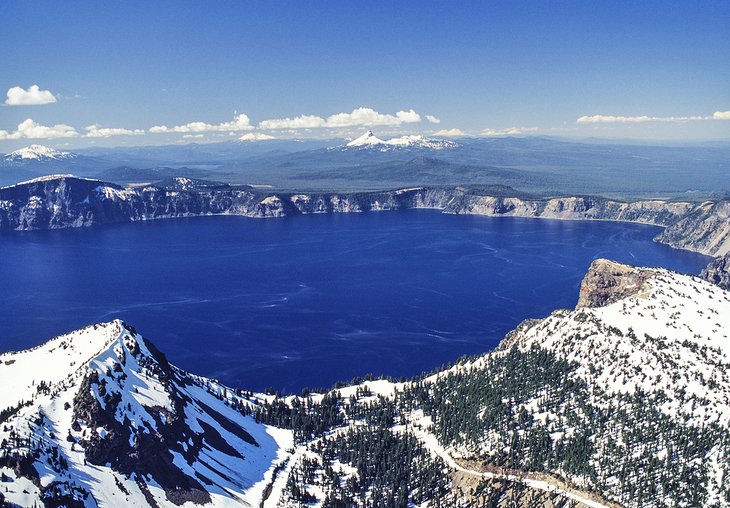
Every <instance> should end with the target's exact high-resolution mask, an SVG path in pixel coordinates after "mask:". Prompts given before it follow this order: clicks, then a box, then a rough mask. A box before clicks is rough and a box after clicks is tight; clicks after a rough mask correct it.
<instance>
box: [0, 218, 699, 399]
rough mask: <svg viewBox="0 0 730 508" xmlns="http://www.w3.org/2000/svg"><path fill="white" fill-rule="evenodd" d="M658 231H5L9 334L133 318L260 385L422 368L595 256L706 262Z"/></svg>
mask: <svg viewBox="0 0 730 508" xmlns="http://www.w3.org/2000/svg"><path fill="white" fill-rule="evenodd" d="M658 231H659V229H658V228H655V227H649V226H641V225H635V224H620V223H612V222H569V221H556V220H534V219H518V218H489V217H477V216H455V215H444V214H441V213H439V212H436V211H427V210H410V211H399V212H382V213H366V214H332V215H315V216H300V217H291V218H286V219H268V220H256V219H246V218H241V217H202V218H191V219H180V220H164V221H162V220H161V221H152V222H145V223H137V224H122V225H113V226H105V227H97V228H88V229H73V230H60V231H37V232H22V233H3V234H0V263H2V265H1V266H2V270H1V272H0V291H1V292H2V302H3V305H2V306H0V350H2V351H7V350H14V349H21V348H26V347H30V346H34V345H36V344H39V343H40V342H43V341H45V340H46V339H48V338H50V337H52V336H54V335H58V334H60V333H61V332H65V331H69V330H72V329H75V328H78V327H82V326H84V325H87V324H89V323H93V322H99V321H108V320H111V319H114V318H122V319H124V320H126V321H128V322H129V323H131V324H132V325H134V326H135V327H136V328H137V329H138V330H139V331H140V332H141V333H143V334H144V335H145V336H146V337H148V338H150V339H152V341H153V342H155V343H156V344H157V346H158V347H159V348H160V349H162V350H163V351H164V352H165V353H166V354H167V356H168V358H169V359H170V360H171V361H172V362H173V363H175V364H176V365H178V366H180V367H183V368H185V369H188V370H190V371H193V372H195V373H198V374H202V375H206V376H211V377H216V378H218V379H221V380H222V381H224V382H225V383H227V384H229V385H232V386H237V387H243V388H246V389H254V390H262V389H264V388H267V387H274V388H276V389H279V390H282V391H295V392H298V391H299V390H300V389H301V388H302V387H303V386H313V387H322V386H328V387H329V386H331V385H332V384H333V383H334V382H336V381H338V380H349V379H351V378H353V377H354V376H359V375H364V374H366V373H368V372H372V373H375V374H387V375H391V376H395V377H400V376H412V375H415V374H418V373H420V372H422V371H425V370H431V369H433V368H435V367H437V366H439V365H441V364H443V363H445V362H450V361H453V360H455V359H457V358H458V357H459V356H461V355H464V354H475V353H481V352H484V351H488V350H490V349H492V348H493V347H494V346H496V344H497V343H498V342H499V340H500V339H501V338H502V337H503V335H504V334H505V333H506V332H508V331H509V330H511V329H513V328H514V327H515V325H517V324H518V323H519V322H520V321H522V320H523V319H525V318H533V317H544V316H546V315H548V314H549V313H550V312H551V311H552V310H553V309H555V308H559V307H573V306H574V305H575V303H576V300H577V297H578V289H579V285H580V281H581V278H582V277H583V275H584V273H585V271H586V269H587V268H588V266H589V265H590V263H591V261H592V260H593V259H595V258H598V257H607V258H611V259H615V260H618V261H622V262H628V263H632V264H638V265H646V266H663V267H667V268H671V269H674V270H678V271H682V272H688V273H694V274H696V273H699V271H700V270H701V268H702V267H703V266H704V265H705V264H706V262H707V261H708V259H707V258H705V257H704V256H700V255H698V254H693V253H689V252H682V251H678V250H674V249H671V248H669V247H666V246H663V245H658V244H655V243H653V242H652V241H651V238H652V237H653V236H654V235H655V234H656V233H657V232H658Z"/></svg>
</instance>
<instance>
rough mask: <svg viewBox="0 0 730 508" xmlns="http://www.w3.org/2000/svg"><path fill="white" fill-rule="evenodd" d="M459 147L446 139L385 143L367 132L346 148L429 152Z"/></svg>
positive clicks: (406, 138) (402, 139) (404, 138)
mask: <svg viewBox="0 0 730 508" xmlns="http://www.w3.org/2000/svg"><path fill="white" fill-rule="evenodd" d="M457 146H459V145H458V144H457V143H454V142H453V141H448V140H445V139H430V138H426V137H424V136H418V135H409V136H401V137H398V138H391V139H389V140H387V141H384V140H382V139H380V138H378V137H377V136H375V134H373V131H370V130H369V131H367V132H366V133H365V134H363V135H362V136H360V137H358V138H355V139H353V140H352V141H350V142H349V143H347V144H346V145H345V148H376V149H378V150H380V151H387V150H391V149H398V148H423V149H429V150H443V149H446V148H455V147H457Z"/></svg>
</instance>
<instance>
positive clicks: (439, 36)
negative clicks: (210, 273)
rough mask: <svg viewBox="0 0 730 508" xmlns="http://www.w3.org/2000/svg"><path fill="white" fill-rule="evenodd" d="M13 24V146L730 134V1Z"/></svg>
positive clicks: (204, 12) (105, 10)
mask: <svg viewBox="0 0 730 508" xmlns="http://www.w3.org/2000/svg"><path fill="white" fill-rule="evenodd" d="M38 12H43V13H44V15H43V16H38V15H37V13H38ZM0 15H2V17H3V19H8V20H13V22H12V23H6V24H5V26H4V28H3V30H1V31H0V45H1V46H2V47H3V52H1V53H0V67H1V68H2V69H3V72H2V73H0V95H2V94H4V96H3V97H0V142H2V144H3V147H2V148H3V149H6V148H10V149H12V145H13V144H19V143H20V140H23V139H66V138H75V141H74V143H78V144H79V145H80V146H83V145H91V144H98V145H105V144H106V145H110V144H112V143H121V144H126V143H130V142H134V143H139V144H148V145H151V144H166V143H176V142H182V141H183V140H188V139H194V140H201V142H211V141H216V140H220V139H236V138H240V137H244V136H246V135H247V134H255V135H252V136H246V140H247V141H262V140H265V139H268V138H265V136H270V137H275V138H281V139H283V138H294V137H296V138H320V139H325V138H329V139H331V138H348V137H356V136H359V135H360V134H362V132H363V131H364V130H365V129H370V128H372V129H377V131H378V133H379V134H382V135H392V136H402V135H406V134H419V135H425V136H443V137H459V136H511V135H512V136H531V135H551V136H556V137H560V136H563V137H569V138H572V139H575V138H581V137H604V138H620V139H626V138H631V139H635V140H638V141H640V140H672V141H677V140H728V139H730V123H728V122H724V121H723V120H728V119H729V118H728V117H730V88H728V86H727V83H730V66H728V65H727V62H728V61H730V37H728V30H727V19H730V2H723V1H721V0H711V1H708V2H702V4H701V5H698V4H697V2H695V1H693V0H676V1H673V2H672V3H671V6H670V7H668V6H667V3H666V1H665V0H645V1H643V2H634V1H632V0H616V2H579V1H574V2H566V3H565V4H564V5H562V6H561V8H560V9H555V8H554V7H551V6H549V5H545V4H543V3H540V2H480V1H478V0H466V1H464V2H453V3H449V4H448V6H446V7H444V4H443V2H436V1H430V0H427V1H425V2H420V3H419V5H418V8H417V9H414V8H413V6H412V5H409V4H407V3H396V4H394V3H392V2H387V1H385V0H373V1H372V2H371V3H370V4H369V5H368V9H362V8H361V6H359V5H356V4H352V3H350V2H324V3H315V4H312V3H308V2H296V1H295V0H283V1H282V2H265V3H262V4H255V5H254V4H251V3H248V2H203V3H201V2H198V1H195V0H180V1H179V2H178V3H177V8H176V9H170V8H169V5H166V4H165V3H162V2H145V1H144V0H127V1H126V2H115V3H111V4H108V5H104V6H100V5H98V4H97V3H94V2H84V1H83V0H67V1H66V2H57V1H55V0H34V2H32V4H31V3H27V2H0ZM161 19H164V20H165V22H164V23H160V22H159V20H161ZM90 41H93V43H90ZM49 48H52V49H53V51H49Z"/></svg>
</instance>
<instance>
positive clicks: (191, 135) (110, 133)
mask: <svg viewBox="0 0 730 508" xmlns="http://www.w3.org/2000/svg"><path fill="white" fill-rule="evenodd" d="M7 97H8V98H7V100H6V101H5V102H6V104H7V105H13V106H38V105H43V104H52V103H55V102H57V99H56V96H55V95H53V94H52V93H51V92H50V91H48V90H40V88H39V87H38V86H37V85H31V86H30V87H29V88H28V89H27V90H26V89H23V88H22V87H20V86H15V87H12V88H10V89H9V90H8V92H7ZM424 119H425V121H426V122H427V123H429V124H440V123H441V120H440V119H439V118H438V117H436V116H434V115H430V114H428V115H421V114H419V113H417V112H416V111H415V110H414V109H408V110H405V109H401V110H399V111H397V112H396V113H394V114H389V113H380V112H378V111H376V110H374V109H373V108H369V107H358V108H355V109H353V110H352V111H351V112H343V113H335V114H331V115H329V116H326V117H324V116H319V115H307V114H303V115H299V116H295V117H284V118H273V119H267V120H261V121H260V122H258V124H256V125H254V124H253V123H252V122H251V119H250V118H249V116H248V115H246V114H245V113H236V114H235V115H234V117H233V118H232V119H231V120H229V121H224V122H220V123H209V122H205V121H200V120H198V121H193V122H188V123H185V124H180V125H173V126H167V125H153V126H152V127H149V128H148V129H147V130H145V129H141V128H134V129H128V128H123V127H102V126H101V125H99V124H92V125H89V126H86V127H84V129H83V132H80V131H79V130H77V129H76V128H75V127H73V126H71V125H68V124H65V123H58V124H53V125H42V124H40V123H38V122H36V121H34V120H33V119H31V118H27V119H25V120H24V121H22V122H21V123H19V124H18V125H17V128H16V129H15V130H14V131H8V130H3V129H0V140H20V139H46V140H52V139H58V138H110V137H114V136H143V135H145V134H148V133H149V134H183V136H182V137H181V138H182V139H200V138H204V137H205V135H206V134H207V133H226V134H228V135H233V134H236V133H241V132H244V133H246V134H244V135H242V136H240V137H239V138H238V139H239V140H241V141H267V140H272V139H278V137H279V136H277V135H275V134H276V133H281V132H284V134H285V136H284V137H295V136H301V135H302V134H304V135H305V137H306V135H307V134H309V135H310V136H311V133H312V132H314V131H317V130H320V131H326V134H325V135H329V136H330V137H332V135H333V133H335V130H336V129H338V131H337V132H336V133H335V134H334V135H335V136H342V135H343V133H344V134H345V135H348V134H349V133H353V132H355V131H354V130H353V129H360V128H371V127H378V126H381V127H389V128H395V129H401V128H403V127H405V126H413V125H414V124H422V123H423V122H424ZM723 120H730V111H715V112H714V113H713V114H711V115H692V116H650V115H636V116H627V115H604V114H596V115H583V116H580V117H578V119H577V120H576V123H577V124H593V125H600V124H644V123H650V122H659V123H685V122H704V121H723ZM343 129H345V130H344V131H343ZM252 131H255V132H252ZM262 131H263V132H262ZM541 132H542V131H541V129H540V128H538V127H517V126H513V127H503V128H493V127H487V128H484V129H481V130H479V131H477V132H470V131H467V130H464V129H461V128H459V127H451V128H443V129H438V130H433V131H429V132H428V133H429V134H431V135H434V136H441V137H465V136H484V137H504V136H525V135H534V134H539V133H541Z"/></svg>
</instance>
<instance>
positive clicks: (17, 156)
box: [3, 145, 76, 163]
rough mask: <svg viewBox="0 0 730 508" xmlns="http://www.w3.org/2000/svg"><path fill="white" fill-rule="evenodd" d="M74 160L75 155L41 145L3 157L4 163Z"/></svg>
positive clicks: (22, 149) (27, 147)
mask: <svg viewBox="0 0 730 508" xmlns="http://www.w3.org/2000/svg"><path fill="white" fill-rule="evenodd" d="M74 158H76V154H74V153H71V152H62V151H60V150H55V149H53V148H49V147H47V146H43V145H30V146H26V147H25V148H21V149H19V150H15V151H14V152H10V153H8V154H5V155H4V156H3V159H4V160H5V161H6V162H16V163H18V162H28V161H41V162H42V161H51V160H53V161H61V160H67V159H74Z"/></svg>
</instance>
